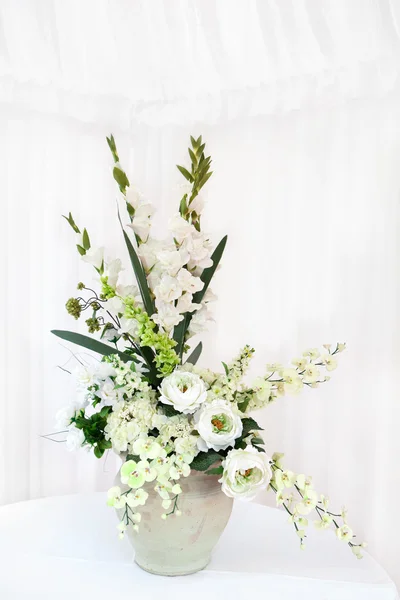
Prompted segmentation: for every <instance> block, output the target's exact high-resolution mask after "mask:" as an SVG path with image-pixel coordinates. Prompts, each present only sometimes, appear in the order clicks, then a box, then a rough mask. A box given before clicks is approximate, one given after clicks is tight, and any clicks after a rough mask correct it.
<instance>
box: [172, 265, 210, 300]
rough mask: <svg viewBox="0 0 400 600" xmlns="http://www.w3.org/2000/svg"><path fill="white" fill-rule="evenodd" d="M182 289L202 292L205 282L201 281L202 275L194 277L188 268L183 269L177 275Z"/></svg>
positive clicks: (192, 292)
mask: <svg viewBox="0 0 400 600" xmlns="http://www.w3.org/2000/svg"><path fill="white" fill-rule="evenodd" d="M177 280H178V281H179V283H180V285H181V287H182V290H183V291H184V292H190V293H191V294H194V293H195V292H200V290H202V289H203V287H204V282H203V281H201V279H200V277H194V276H193V275H192V274H191V273H190V271H188V270H187V269H181V270H180V271H179V273H178V275H177Z"/></svg>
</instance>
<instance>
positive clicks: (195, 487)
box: [117, 471, 233, 575]
mask: <svg viewBox="0 0 400 600" xmlns="http://www.w3.org/2000/svg"><path fill="white" fill-rule="evenodd" d="M218 478H219V476H218V475H205V474H204V473H200V472H198V471H192V472H191V474H190V475H189V477H186V478H181V479H180V480H179V484H180V486H181V488H182V494H180V496H179V502H178V506H179V510H180V511H181V512H182V514H181V516H179V517H177V516H176V515H171V516H169V517H168V518H167V519H166V520H163V519H161V515H162V513H164V512H169V510H170V509H169V510H168V511H165V510H164V509H163V508H162V506H161V501H162V500H161V498H160V496H159V495H158V494H157V493H156V492H155V491H154V483H153V484H151V483H149V484H146V486H144V489H145V490H146V491H147V492H148V494H149V497H148V499H147V502H146V504H145V506H143V507H142V506H140V507H138V509H136V510H138V511H140V512H141V514H142V520H141V523H140V526H139V531H138V532H135V531H133V528H132V526H129V528H128V530H127V535H128V537H129V540H130V542H131V544H132V546H133V548H134V550H135V562H136V563H137V564H138V565H139V567H141V568H142V569H144V570H145V571H148V572H150V573H154V574H157V575H188V574H190V573H195V572H196V571H200V570H201V569H204V567H206V565H207V564H208V563H209V561H210V558H211V552H212V550H213V548H214V546H215V545H216V543H217V542H218V540H219V538H220V536H221V534H222V532H223V531H224V529H225V527H226V525H227V523H228V521H229V517H230V515H231V512H232V505H233V500H232V498H228V497H227V496H225V494H224V493H223V492H222V491H221V484H220V483H218ZM118 485H121V484H120V483H118ZM121 487H124V486H121ZM117 513H118V517H119V518H122V514H123V511H122V510H117Z"/></svg>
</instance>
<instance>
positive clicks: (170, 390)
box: [159, 371, 207, 414]
mask: <svg viewBox="0 0 400 600" xmlns="http://www.w3.org/2000/svg"><path fill="white" fill-rule="evenodd" d="M159 390H160V400H161V402H163V403H164V404H169V405H171V406H173V407H174V408H175V409H176V410H178V411H179V412H182V413H184V414H190V413H194V412H195V411H196V410H197V409H198V408H199V406H200V405H201V404H202V403H203V402H204V400H205V399H206V397H207V391H206V386H205V384H204V381H203V380H202V379H201V378H200V377H199V376H198V375H196V374H195V373H187V372H185V371H175V372H174V373H172V374H171V375H168V377H165V379H163V380H162V383H161V385H160V387H159Z"/></svg>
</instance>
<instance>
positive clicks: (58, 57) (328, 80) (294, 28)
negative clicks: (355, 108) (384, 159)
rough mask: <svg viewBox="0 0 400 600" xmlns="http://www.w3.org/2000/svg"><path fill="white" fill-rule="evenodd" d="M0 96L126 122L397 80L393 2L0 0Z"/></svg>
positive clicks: (273, 103)
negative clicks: (36, 0) (63, 0)
mask: <svg viewBox="0 0 400 600" xmlns="http://www.w3.org/2000/svg"><path fill="white" fill-rule="evenodd" d="M0 19H1V27H0V102H1V103H7V104H9V105H13V106H14V107H17V108H18V109H19V110H20V109H21V108H23V109H26V110H28V111H31V110H33V111H39V112H41V113H46V114H50V115H51V114H56V115H63V116H68V117H73V118H74V119H78V120H79V121H83V122H87V123H100V124H104V125H109V124H110V125H112V126H113V127H116V128H120V129H124V130H129V129H131V128H132V127H134V126H135V124H136V123H138V122H143V123H147V124H152V125H164V124H181V123H184V124H186V123H190V122H194V121H198V122H205V123H215V122H217V121H220V120H231V119H235V118H238V117H241V116H253V115H260V114H269V113H276V112H282V111H283V112H286V111H288V110H294V109H299V108H314V107H318V106H330V105H332V104H338V103H341V102H343V101H345V100H347V99H351V98H361V97H368V96H376V95H378V96H379V95H384V94H387V93H388V92H390V91H392V90H394V89H395V88H397V87H398V85H399V61H398V56H399V55H400V39H399V27H400V5H399V3H398V2H396V0H375V1H374V2H372V1H368V0H352V1H351V2H349V1H348V0H335V1H333V0H318V1H316V0H280V1H278V0H214V1H200V0H169V1H168V2H167V1H165V0H151V1H149V0H83V1H82V0H69V2H62V0H41V1H40V2H31V1H29V0H17V1H15V0H2V2H1V3H0Z"/></svg>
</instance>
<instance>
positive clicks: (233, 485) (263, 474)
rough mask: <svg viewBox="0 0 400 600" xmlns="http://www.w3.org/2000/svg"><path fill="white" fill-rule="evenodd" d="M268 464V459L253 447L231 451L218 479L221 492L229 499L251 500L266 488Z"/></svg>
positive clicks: (269, 477) (268, 477)
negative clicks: (220, 484)
mask: <svg viewBox="0 0 400 600" xmlns="http://www.w3.org/2000/svg"><path fill="white" fill-rule="evenodd" d="M269 463H270V459H269V457H268V456H266V454H264V453H262V452H258V451H257V450H256V449H255V448H254V447H253V446H247V447H246V449H245V450H231V451H230V452H229V454H228V456H227V457H226V459H225V462H224V472H223V475H222V478H221V479H220V481H221V483H222V491H223V492H224V493H225V494H226V495H227V496H229V497H230V498H242V499H244V500H252V499H253V498H254V497H255V496H256V495H257V493H258V492H259V491H260V489H262V488H264V489H266V488H267V485H268V484H269V482H270V480H271V477H272V471H271V467H270V465H269Z"/></svg>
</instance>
